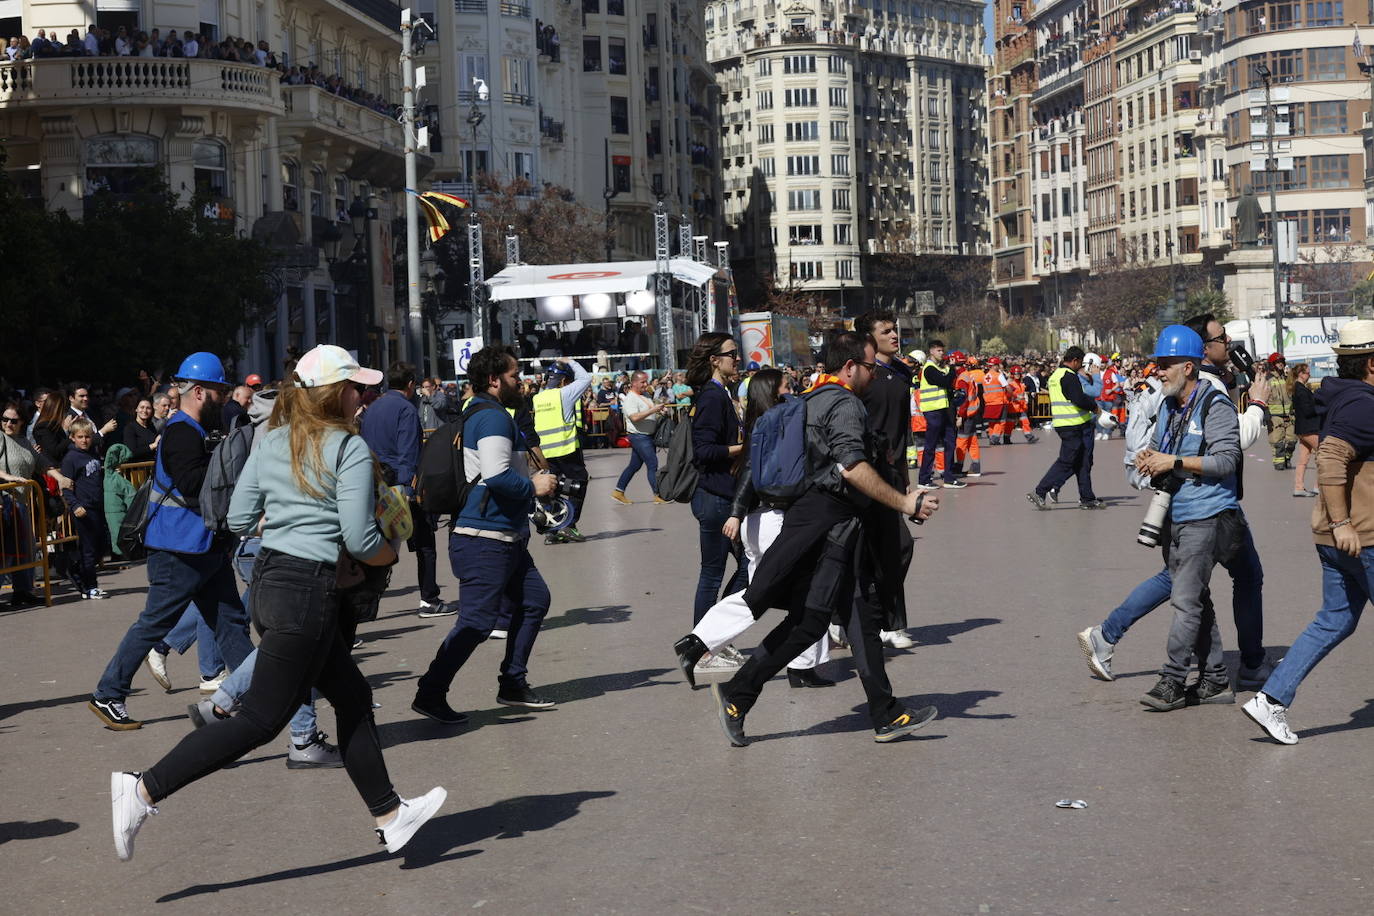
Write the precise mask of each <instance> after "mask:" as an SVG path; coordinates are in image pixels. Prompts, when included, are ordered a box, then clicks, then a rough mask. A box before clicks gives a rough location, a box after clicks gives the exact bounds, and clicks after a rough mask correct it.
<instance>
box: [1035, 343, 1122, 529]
mask: <svg viewBox="0 0 1374 916" xmlns="http://www.w3.org/2000/svg"><path fill="white" fill-rule="evenodd" d="M1081 368H1083V348H1082V347H1069V349H1068V350H1067V351H1066V352H1065V353H1064V359H1063V361H1062V362H1060V364H1059V368H1057V369H1055V370H1054V371H1053V372H1051V373H1050V379H1049V382H1048V384H1047V387H1048V388H1049V390H1050V425H1051V426H1053V427H1054V431H1055V433H1056V434H1058V436H1059V457H1058V458H1057V459H1055V462H1054V464H1052V465H1050V469H1049V470H1048V471H1046V472H1045V476H1044V477H1042V478H1041V479H1040V482H1039V483H1038V484H1036V485H1035V489H1034V490H1033V491H1031V492H1030V493H1027V494H1026V499H1028V500H1030V501H1031V503H1032V504H1033V505H1034V506H1035V507H1036V508H1037V509H1047V508H1049V507H1048V506H1047V505H1046V502H1045V501H1046V499H1047V498H1048V494H1049V493H1050V492H1051V491H1054V492H1056V493H1057V492H1058V491H1059V488H1060V487H1062V486H1064V484H1066V483H1067V482H1068V480H1069V478H1070V477H1075V476H1076V477H1077V478H1078V508H1080V509H1101V508H1103V507H1104V506H1105V505H1106V504H1105V503H1104V502H1103V501H1102V500H1100V499H1098V498H1097V496H1096V495H1094V493H1093V477H1092V474H1093V432H1094V430H1096V428H1097V425H1096V423H1095V421H1096V419H1097V415H1098V414H1099V413H1100V412H1101V408H1100V407H1098V406H1097V401H1095V400H1094V399H1093V398H1092V397H1091V396H1090V395H1088V394H1087V393H1086V392H1084V391H1083V385H1082V384H1081V382H1080V381H1079V378H1078V370H1079V369H1081Z"/></svg>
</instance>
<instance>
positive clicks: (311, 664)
mask: <svg viewBox="0 0 1374 916" xmlns="http://www.w3.org/2000/svg"><path fill="white" fill-rule="evenodd" d="M333 582H334V569H333V566H332V565H330V564H326V563H318V562H315V561H313V560H303V559H300V558H299V557H293V556H290V555H289V554H284V553H280V552H278V551H275V550H263V551H262V552H261V553H259V554H258V559H257V562H256V563H255V564H254V566H253V583H252V586H251V588H250V590H249V603H250V604H251V605H252V613H253V625H254V626H255V627H256V629H257V631H258V635H259V637H260V638H261V641H260V642H259V644H258V661H257V667H255V668H254V669H253V682H252V684H251V685H249V688H248V692H247V693H246V694H244V695H243V697H242V698H241V699H240V701H239V710H238V712H237V713H236V714H235V715H233V716H232V717H230V718H228V719H216V720H214V721H212V722H207V723H206V724H205V727H204V728H199V729H196V730H195V731H193V732H191V733H190V734H188V735H187V736H186V737H185V738H182V739H181V742H180V743H179V744H177V746H176V747H174V748H172V750H171V751H169V752H168V753H167V756H165V757H163V758H162V759H161V760H159V761H158V762H157V763H156V764H154V765H153V766H152V767H150V768H149V769H148V770H146V771H145V772H144V774H143V785H144V788H146V789H147V790H148V794H149V795H151V796H152V798H153V801H158V800H160V799H163V798H166V797H167V796H169V795H171V794H172V793H173V792H176V791H177V790H179V789H181V788H182V787H184V786H187V785H189V784H191V783H193V782H195V781H196V780H197V779H200V778H202V777H204V776H208V775H209V774H211V773H213V772H215V771H216V770H219V769H221V768H222V767H224V766H225V765H226V764H229V763H232V762H233V761H235V760H238V759H239V758H240V757H242V756H243V755H244V754H246V753H248V752H249V751H251V750H253V749H254V748H257V747H261V746H262V745H264V744H266V743H267V742H268V741H271V740H272V739H273V738H274V737H276V736H277V735H278V734H280V733H281V731H282V729H283V728H285V727H286V723H287V722H288V721H289V720H290V719H291V716H292V715H294V714H295V711H296V708H297V707H299V706H300V704H301V703H303V702H305V701H306V700H307V699H309V696H310V688H311V687H314V688H316V689H317V690H319V691H320V693H322V694H323V695H324V697H325V699H327V700H329V704H330V705H331V706H332V707H333V708H334V715H335V718H336V723H337V729H336V730H337V732H338V739H339V752H340V754H341V755H342V756H343V761H344V767H345V769H346V770H347V771H348V777H349V779H351V780H352V781H353V786H354V788H356V789H357V790H358V794H359V795H361V796H362V799H363V802H364V803H365V804H366V805H367V810H368V811H370V812H371V813H372V814H373V816H374V817H375V816H381V815H383V814H386V813H387V812H388V811H391V810H392V809H393V808H395V807H396V806H397V805H398V804H400V798H399V797H398V796H397V795H396V792H395V790H394V789H393V788H392V786H391V778H390V776H388V774H387V770H386V761H385V760H384V759H383V758H382V746H381V742H380V740H379V739H378V737H377V724H376V722H375V721H374V719H373V716H372V688H371V687H370V686H368V683H367V680H366V679H365V678H364V677H363V675H362V672H360V671H359V670H358V666H357V664H355V663H354V661H353V658H352V656H351V655H350V654H349V651H350V648H351V646H352V639H353V637H352V636H351V635H350V636H348V637H347V639H345V637H344V635H343V633H342V632H341V631H340V628H339V604H338V599H337V597H336V596H335V593H334V584H333Z"/></svg>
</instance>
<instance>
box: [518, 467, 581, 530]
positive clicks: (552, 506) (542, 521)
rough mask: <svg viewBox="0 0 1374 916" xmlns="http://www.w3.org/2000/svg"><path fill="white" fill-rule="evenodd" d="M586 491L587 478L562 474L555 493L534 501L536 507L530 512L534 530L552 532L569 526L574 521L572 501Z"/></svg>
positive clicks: (555, 485)
mask: <svg viewBox="0 0 1374 916" xmlns="http://www.w3.org/2000/svg"><path fill="white" fill-rule="evenodd" d="M586 492H587V482H586V481H585V480H573V479H572V478H570V477H564V476H563V475H561V474H560V475H559V476H558V482H557V483H556V484H554V488H553V493H551V494H550V495H548V496H546V497H544V498H543V499H536V500H535V501H534V509H533V511H531V512H530V521H531V522H532V523H533V524H534V530H535V531H538V532H539V533H540V534H550V533H555V532H558V531H562V530H563V529H564V528H567V527H568V526H569V525H571V524H572V523H573V515H574V510H573V503H572V501H573V500H574V499H580V498H581V497H582V496H584V495H585V494H586Z"/></svg>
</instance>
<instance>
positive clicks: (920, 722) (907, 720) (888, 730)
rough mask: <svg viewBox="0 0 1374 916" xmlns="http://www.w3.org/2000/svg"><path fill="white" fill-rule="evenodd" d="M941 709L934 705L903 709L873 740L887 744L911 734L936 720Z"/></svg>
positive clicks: (879, 730)
mask: <svg viewBox="0 0 1374 916" xmlns="http://www.w3.org/2000/svg"><path fill="white" fill-rule="evenodd" d="M939 714H940V713H939V711H938V710H936V708H935V707H934V706H922V707H921V708H920V709H907V710H903V712H902V714H901V715H900V716H898V717H897V718H895V719H893V720H892V721H891V722H889V723H887V724H886V725H884V726H883V727H882V728H880V729H878V731H877V732H876V733H875V734H874V735H873V740H874V741H876V742H878V743H879V744H886V743H887V742H889V741H895V740H897V739H898V738H900V737H902V735H909V734H911V733H912V732H914V731H915V730H916V729H918V728H923V727H924V726H926V725H927V724H929V723H930V722H932V721H934V719H935V717H936V716H937V715H939Z"/></svg>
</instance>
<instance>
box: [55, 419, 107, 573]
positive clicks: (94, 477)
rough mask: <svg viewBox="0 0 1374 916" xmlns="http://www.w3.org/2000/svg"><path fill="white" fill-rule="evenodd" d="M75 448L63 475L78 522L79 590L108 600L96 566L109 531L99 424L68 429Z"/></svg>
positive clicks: (65, 493)
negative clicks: (68, 483)
mask: <svg viewBox="0 0 1374 916" xmlns="http://www.w3.org/2000/svg"><path fill="white" fill-rule="evenodd" d="M67 435H68V436H69V437H70V438H71V443H72V444H71V448H69V449H68V450H67V454H66V455H64V456H63V458H62V473H63V474H64V475H66V476H67V477H70V478H71V480H72V486H71V489H70V490H64V491H62V492H63V496H64V497H65V498H66V500H67V507H68V508H69V509H71V511H72V516H73V517H74V518H75V519H76V537H77V541H78V543H79V544H80V547H81V560H80V563H79V564H78V566H77V570H76V576H75V578H76V587H77V590H78V591H80V592H81V597H83V598H105V597H108V595H107V593H106V592H105V591H104V590H102V589H101V588H99V587H98V585H97V583H96V579H95V567H96V564H97V563H99V562H100V558H101V557H102V556H103V555H104V553H105V544H106V543H107V541H108V540H109V532H108V531H107V530H106V528H105V488H104V482H103V479H102V467H101V463H100V459H99V458H98V457H97V456H96V454H95V452H94V451H93V444H94V442H95V424H94V423H92V422H91V421H90V420H87V419H84V418H82V419H77V420H74V421H72V425H71V426H70V427H69V428H68V430H67Z"/></svg>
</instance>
